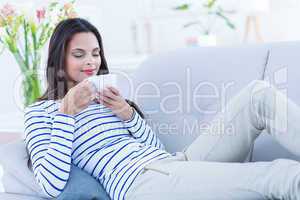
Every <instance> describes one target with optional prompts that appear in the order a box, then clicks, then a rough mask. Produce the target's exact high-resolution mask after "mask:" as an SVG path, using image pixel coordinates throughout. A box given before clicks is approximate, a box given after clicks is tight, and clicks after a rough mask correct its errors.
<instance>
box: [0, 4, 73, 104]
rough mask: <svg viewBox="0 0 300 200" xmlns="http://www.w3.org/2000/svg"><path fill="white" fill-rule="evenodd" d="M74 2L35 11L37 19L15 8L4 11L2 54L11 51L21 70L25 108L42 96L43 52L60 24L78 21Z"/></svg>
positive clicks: (0, 26) (0, 22)
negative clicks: (4, 51)
mask: <svg viewBox="0 0 300 200" xmlns="http://www.w3.org/2000/svg"><path fill="white" fill-rule="evenodd" d="M74 2H75V1H71V2H69V3H66V4H60V3H58V2H51V3H49V4H48V6H47V7H46V8H40V9H37V10H35V11H34V14H35V16H30V15H29V14H28V13H27V14H26V12H25V11H21V10H17V9H16V7H15V6H13V5H11V4H5V5H3V6H2V7H1V8H0V45H2V47H0V49H2V51H1V50H0V53H1V52H3V49H7V50H9V52H10V53H11V54H12V55H13V57H14V58H15V60H16V62H17V64H18V65H19V67H20V70H21V73H22V76H23V82H22V83H23V84H22V86H23V90H22V93H23V96H24V102H23V104H24V106H28V105H30V104H32V103H33V102H34V101H35V100H36V99H37V98H38V97H40V96H41V93H42V91H41V90H42V89H41V81H40V77H39V69H40V64H41V53H42V50H43V48H44V46H45V44H46V42H47V41H48V39H49V38H50V36H51V34H52V32H53V29H54V27H55V26H56V24H57V23H58V22H59V21H61V20H63V19H66V18H71V17H76V13H75V11H74V6H73V4H74Z"/></svg>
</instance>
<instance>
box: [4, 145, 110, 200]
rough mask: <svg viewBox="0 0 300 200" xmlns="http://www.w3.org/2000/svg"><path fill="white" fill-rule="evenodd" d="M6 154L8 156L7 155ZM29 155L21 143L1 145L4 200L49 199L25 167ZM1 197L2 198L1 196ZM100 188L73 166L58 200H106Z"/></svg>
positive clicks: (100, 186)
mask: <svg viewBox="0 0 300 200" xmlns="http://www.w3.org/2000/svg"><path fill="white" fill-rule="evenodd" d="M8 152H9V153H8ZM27 160H28V156H27V153H26V147H25V144H24V142H23V141H18V142H15V143H10V144H5V145H2V146H0V164H1V165H2V166H3V168H4V175H3V185H4V189H5V192H6V194H2V195H3V196H4V195H5V197H6V198H7V199H9V198H11V199H13V198H14V197H15V198H16V199H18V198H20V199H22V197H23V199H31V198H32V199H36V198H38V199H49V198H48V197H47V196H46V195H44V193H43V192H42V190H41V189H40V187H39V186H38V184H37V183H36V181H35V179H34V176H33V173H32V171H30V170H29V168H28V167H27ZM0 197H1V195H0ZM0 199H1V198H0ZM109 199H110V198H109V196H108V195H107V193H106V191H105V190H104V189H103V187H102V185H101V184H100V183H99V182H98V181H97V180H96V179H94V178H93V177H92V176H90V175H89V174H88V173H86V172H84V171H82V170H81V169H79V168H78V167H76V166H72V168H71V173H70V177H69V180H68V183H67V185H66V186H65V188H64V191H63V192H62V193H61V195H60V196H59V197H58V198H57V200H109Z"/></svg>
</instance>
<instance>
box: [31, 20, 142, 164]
mask: <svg viewBox="0 0 300 200" xmlns="http://www.w3.org/2000/svg"><path fill="white" fill-rule="evenodd" d="M82 32H88V33H93V34H94V35H95V36H96V38H97V40H98V43H99V47H100V49H101V51H100V57H101V65H100V67H99V71H98V72H97V75H102V74H108V73H109V70H108V67H107V62H106V59H105V56H104V49H103V43H102V37H101V35H100V33H99V31H98V30H97V28H96V27H95V26H94V25H92V24H91V23H90V22H88V21H87V20H85V19H82V18H71V19H66V20H63V21H61V22H60V23H58V25H57V26H56V27H55V29H54V32H53V33H52V35H51V38H50V42H49V48H48V60H47V66H46V81H47V88H46V91H45V93H44V94H43V95H42V96H41V97H39V98H38V99H37V101H42V100H58V99H62V98H63V97H64V96H65V95H66V94H67V92H68V85H67V73H66V68H65V64H66V61H65V57H66V50H67V47H68V44H69V42H70V40H71V39H72V37H73V36H74V35H75V34H76V33H82ZM126 102H127V103H128V104H129V105H130V106H132V107H133V108H134V109H135V110H136V111H137V112H138V113H139V114H140V116H141V117H142V118H144V114H143V112H142V111H141V110H140V109H139V107H138V106H137V105H136V104H135V103H134V102H132V101H130V100H128V99H126ZM28 166H31V161H30V159H29V162H28Z"/></svg>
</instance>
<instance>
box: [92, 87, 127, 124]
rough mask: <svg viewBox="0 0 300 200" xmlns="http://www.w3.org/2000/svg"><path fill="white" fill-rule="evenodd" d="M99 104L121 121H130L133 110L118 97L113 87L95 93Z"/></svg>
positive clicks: (118, 94)
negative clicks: (108, 109)
mask: <svg viewBox="0 0 300 200" xmlns="http://www.w3.org/2000/svg"><path fill="white" fill-rule="evenodd" d="M97 99H98V101H99V103H101V104H103V105H105V106H106V107H108V108H110V109H111V110H112V111H113V113H114V114H116V115H117V116H118V117H119V118H120V119H122V120H123V121H127V120H129V119H131V117H132V115H133V108H132V107H131V106H130V105H129V104H128V103H127V102H126V101H125V99H124V98H123V97H122V96H121V95H120V93H119V91H118V90H117V89H116V88H114V87H107V88H105V89H103V90H102V91H100V92H97Z"/></svg>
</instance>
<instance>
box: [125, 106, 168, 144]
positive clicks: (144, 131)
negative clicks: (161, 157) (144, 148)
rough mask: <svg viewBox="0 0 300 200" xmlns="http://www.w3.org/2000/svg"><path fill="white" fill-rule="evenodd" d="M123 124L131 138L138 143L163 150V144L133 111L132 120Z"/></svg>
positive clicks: (144, 121)
mask: <svg viewBox="0 0 300 200" xmlns="http://www.w3.org/2000/svg"><path fill="white" fill-rule="evenodd" d="M123 123H124V125H125V126H126V127H127V129H128V131H129V132H130V133H131V134H132V135H133V137H134V138H135V139H137V140H138V141H139V142H141V143H145V144H148V145H151V146H155V147H157V148H159V149H162V150H165V147H164V145H163V143H162V142H161V141H160V139H159V138H158V137H157V135H156V134H155V133H154V132H153V131H152V129H151V127H150V126H149V125H148V124H147V122H146V120H145V119H143V118H142V117H141V116H140V115H139V114H138V112H137V111H136V110H135V109H134V112H133V116H132V118H131V119H130V120H127V121H124V122H123Z"/></svg>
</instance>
